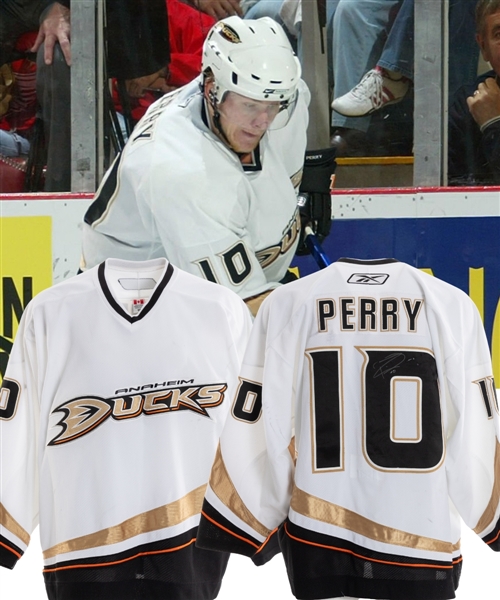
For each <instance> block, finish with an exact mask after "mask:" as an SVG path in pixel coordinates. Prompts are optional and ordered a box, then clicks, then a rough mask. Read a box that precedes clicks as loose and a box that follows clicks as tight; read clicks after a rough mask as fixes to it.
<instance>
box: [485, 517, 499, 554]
mask: <svg viewBox="0 0 500 600" xmlns="http://www.w3.org/2000/svg"><path fill="white" fill-rule="evenodd" d="M482 540H483V542H484V543H485V544H488V546H489V547H490V548H491V549H492V550H494V551H495V552H500V519H498V521H497V524H496V526H495V528H494V529H493V531H491V532H490V533H488V535H486V536H485V537H483V538H482Z"/></svg>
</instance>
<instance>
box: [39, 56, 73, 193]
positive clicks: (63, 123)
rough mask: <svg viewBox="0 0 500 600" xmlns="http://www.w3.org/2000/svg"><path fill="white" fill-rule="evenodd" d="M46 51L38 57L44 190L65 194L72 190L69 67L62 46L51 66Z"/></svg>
mask: <svg viewBox="0 0 500 600" xmlns="http://www.w3.org/2000/svg"><path fill="white" fill-rule="evenodd" d="M43 51H44V46H43V44H42V46H41V47H40V49H39V50H38V55H37V96H38V101H39V103H40V106H41V109H42V120H43V124H44V131H45V140H46V145H47V172H46V175H45V191H46V192H65V191H69V190H70V189H71V92H70V68H69V67H68V65H67V64H66V61H65V60H64V56H63V54H62V52H61V48H60V46H59V44H56V46H55V47H54V60H53V63H52V64H51V65H46V64H45V62H44V60H43Z"/></svg>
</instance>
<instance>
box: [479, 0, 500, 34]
mask: <svg viewBox="0 0 500 600" xmlns="http://www.w3.org/2000/svg"><path fill="white" fill-rule="evenodd" d="M497 12H500V0H479V2H478V3H477V4H476V33H478V34H480V35H481V34H484V27H485V25H486V18H487V17H489V16H490V15H493V14H494V13H497Z"/></svg>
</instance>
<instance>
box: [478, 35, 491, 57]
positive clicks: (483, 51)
mask: <svg viewBox="0 0 500 600" xmlns="http://www.w3.org/2000/svg"><path fill="white" fill-rule="evenodd" d="M476 42H477V45H478V46H479V48H480V49H481V54H482V57H483V59H484V60H485V61H486V62H489V61H490V54H489V52H488V45H487V44H486V40H485V36H484V35H483V34H482V33H478V34H476Z"/></svg>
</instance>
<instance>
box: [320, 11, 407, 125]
mask: <svg viewBox="0 0 500 600" xmlns="http://www.w3.org/2000/svg"><path fill="white" fill-rule="evenodd" d="M401 3H402V0H339V2H338V5H337V7H336V10H334V7H333V6H331V7H329V12H330V14H331V12H333V10H334V14H333V24H332V29H333V40H332V66H333V77H334V97H335V98H338V97H339V96H343V95H344V94H346V93H347V92H349V91H350V90H351V89H352V88H353V87H354V86H355V85H357V84H358V83H359V82H360V80H361V79H362V77H363V75H364V74H365V73H366V72H367V71H369V70H370V69H373V67H374V66H375V65H376V64H377V60H378V59H379V57H380V55H381V53H382V50H383V48H384V43H385V40H386V36H387V32H388V30H389V28H390V22H391V18H392V15H393V12H394V11H395V10H397V9H398V8H399V6H400V5H401ZM370 118H371V117H370V116H366V117H344V116H343V115H339V114H338V113H336V112H334V111H333V112H332V125H333V126H334V127H347V128H351V129H358V130H359V131H367V130H368V126H369V125H370Z"/></svg>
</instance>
